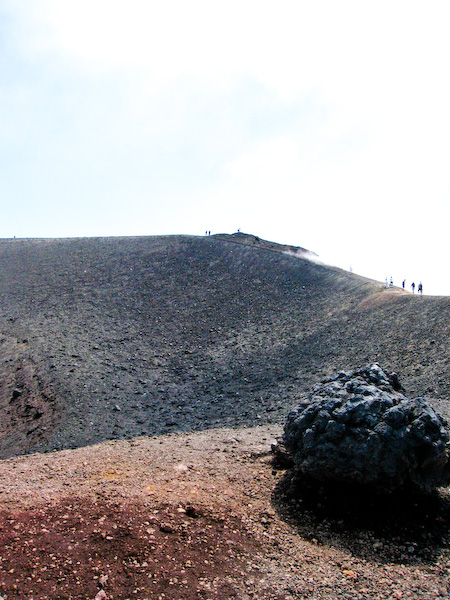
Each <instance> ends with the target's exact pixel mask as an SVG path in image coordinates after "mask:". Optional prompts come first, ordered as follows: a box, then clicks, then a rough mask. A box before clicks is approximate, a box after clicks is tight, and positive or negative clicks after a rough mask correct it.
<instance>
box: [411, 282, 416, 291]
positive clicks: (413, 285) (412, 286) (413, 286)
mask: <svg viewBox="0 0 450 600" xmlns="http://www.w3.org/2000/svg"><path fill="white" fill-rule="evenodd" d="M415 289H416V284H415V283H414V281H413V282H412V284H411V290H412V293H413V294H414V290H415Z"/></svg>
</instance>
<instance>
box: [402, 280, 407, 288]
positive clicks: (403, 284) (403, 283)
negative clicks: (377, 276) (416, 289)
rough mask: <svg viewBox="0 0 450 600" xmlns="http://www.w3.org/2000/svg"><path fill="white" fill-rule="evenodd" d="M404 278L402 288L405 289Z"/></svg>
mask: <svg viewBox="0 0 450 600" xmlns="http://www.w3.org/2000/svg"><path fill="white" fill-rule="evenodd" d="M405 284H406V279H404V280H403V281H402V288H403V289H405Z"/></svg>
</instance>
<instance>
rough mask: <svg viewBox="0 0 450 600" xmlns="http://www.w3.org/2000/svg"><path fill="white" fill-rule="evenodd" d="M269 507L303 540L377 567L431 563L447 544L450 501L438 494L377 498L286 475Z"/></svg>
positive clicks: (403, 493) (410, 493) (445, 494)
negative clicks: (394, 564)
mask: <svg viewBox="0 0 450 600" xmlns="http://www.w3.org/2000/svg"><path fill="white" fill-rule="evenodd" d="M272 502H273V505H274V507H275V509H276V510H277V511H278V513H279V515H280V516H281V518H282V519H283V520H285V521H286V522H288V523H289V524H291V525H292V526H293V527H294V528H295V529H296V530H297V531H298V533H299V535H301V536H302V537H304V538H305V539H307V540H310V541H314V543H317V544H319V545H333V546H336V547H339V548H343V549H345V550H347V551H349V552H350V553H351V554H353V555H355V556H358V557H360V558H363V559H367V560H376V561H377V562H380V563H386V564H388V563H392V562H396V563H404V564H407V563H411V564H414V563H433V562H435V561H436V559H437V557H438V556H439V555H440V553H441V552H442V550H443V549H444V548H447V547H448V546H449V544H450V496H449V493H448V491H445V492H444V490H440V491H436V492H435V493H433V494H429V495H425V494H420V493H417V492H415V491H411V490H408V491H398V492H395V493H392V494H384V495H383V494H376V493H374V492H373V490H370V491H368V490H367V489H363V488H361V487H357V486H349V485H343V484H338V483H330V484H320V483H318V482H314V481H311V480H308V479H298V478H297V477H296V476H295V475H294V472H293V470H288V471H286V472H285V474H284V476H283V477H282V478H281V479H280V480H279V482H278V484H277V486H276V489H275V490H274V492H273V496H272Z"/></svg>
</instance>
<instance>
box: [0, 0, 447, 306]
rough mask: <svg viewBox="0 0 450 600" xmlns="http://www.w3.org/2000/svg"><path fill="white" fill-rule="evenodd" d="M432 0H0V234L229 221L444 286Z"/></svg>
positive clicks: (342, 260)
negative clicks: (415, 0) (422, 0)
mask: <svg viewBox="0 0 450 600" xmlns="http://www.w3.org/2000/svg"><path fill="white" fill-rule="evenodd" d="M449 24H450V4H449V3H448V1H447V0H444V1H434V0H428V1H427V2H426V3H425V2H411V0H409V1H406V0H405V1H403V0H402V1H398V0H389V1H385V0H377V1H376V2H375V1H372V0H355V1H348V0H340V1H339V2H336V1H335V0H314V1H311V0H309V1H303V0H295V1H291V0H276V1H275V0H273V1H272V0H239V1H235V0H227V1H226V2H225V1H222V0H189V1H186V0H164V2H161V0H156V1H153V0H0V208H1V213H0V215H1V216H0V237H3V238H11V237H13V236H16V237H17V238H21V237H38V238H40V237H86V236H135V235H166V234H189V235H204V233H205V231H211V233H212V234H214V233H233V232H235V231H237V230H238V229H240V230H241V231H243V232H246V233H251V234H255V235H258V236H259V237H262V238H264V239H268V240H271V241H275V242H279V243H284V244H292V245H296V246H301V247H303V248H307V249H308V250H311V251H313V252H315V253H317V254H318V255H319V256H320V257H321V258H322V259H323V260H324V261H325V262H329V263H331V264H335V265H337V266H340V267H342V268H345V269H350V268H351V269H352V270H353V272H354V273H358V274H361V275H364V276H366V277H369V278H373V279H376V280H380V281H384V279H385V277H388V278H390V277H391V276H392V277H393V279H394V284H396V285H401V281H402V280H403V279H406V282H407V283H406V285H407V289H409V286H410V284H411V282H412V281H415V283H416V286H417V284H418V282H419V281H422V282H423V286H424V293H425V294H427V293H428V294H438V295H439V294H443V295H450V274H449V273H448V270H447V261H448V259H449V254H450V253H449V249H448V235H447V228H448V227H449V224H448V218H447V214H448V209H447V206H448V205H449V200H450V170H449V165H450V109H449V107H450V80H449V77H448V73H449V62H450V36H449V35H448V30H449Z"/></svg>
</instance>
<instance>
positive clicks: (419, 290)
mask: <svg viewBox="0 0 450 600" xmlns="http://www.w3.org/2000/svg"><path fill="white" fill-rule="evenodd" d="M385 287H394V280H393V278H392V277H391V278H390V280H389V282H388V278H387V277H386V281H385ZM402 288H403V289H405V288H406V279H404V280H403V281H402ZM411 291H412V293H413V294H414V293H415V291H416V284H415V283H414V281H413V282H412V283H411ZM417 293H418V294H423V285H422V282H420V283H419V285H418V286H417Z"/></svg>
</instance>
